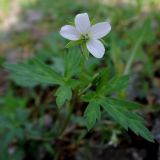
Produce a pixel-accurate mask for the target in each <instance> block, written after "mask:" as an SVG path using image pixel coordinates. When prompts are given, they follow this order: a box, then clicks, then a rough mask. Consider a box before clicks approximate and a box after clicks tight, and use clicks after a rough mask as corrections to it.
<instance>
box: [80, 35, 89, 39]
mask: <svg viewBox="0 0 160 160" xmlns="http://www.w3.org/2000/svg"><path fill="white" fill-rule="evenodd" d="M81 37H82V40H84V41H87V40H89V35H88V34H82V36H81Z"/></svg>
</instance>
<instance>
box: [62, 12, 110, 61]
mask: <svg viewBox="0 0 160 160" xmlns="http://www.w3.org/2000/svg"><path fill="white" fill-rule="evenodd" d="M110 30H111V25H110V24H109V23H108V22H101V23H97V24H95V25H93V26H91V22H90V20H89V17H88V14H87V13H81V14H78V15H76V17H75V26H71V25H65V26H63V27H62V28H61V30H60V34H61V36H63V37H64V38H66V39H69V40H71V41H77V40H84V41H85V42H86V47H87V49H88V50H89V52H90V53H91V54H92V55H93V56H94V57H96V58H102V57H103V55H104V53H105V48H104V45H103V44H102V42H101V41H100V40H99V39H101V38H102V37H104V36H106V35H107V34H108V33H109V32H110Z"/></svg>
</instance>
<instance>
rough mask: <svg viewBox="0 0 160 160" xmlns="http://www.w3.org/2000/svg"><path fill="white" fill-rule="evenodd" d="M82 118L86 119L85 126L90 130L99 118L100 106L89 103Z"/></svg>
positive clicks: (92, 102)
mask: <svg viewBox="0 0 160 160" xmlns="http://www.w3.org/2000/svg"><path fill="white" fill-rule="evenodd" d="M84 117H85V119H86V126H87V128H88V130H90V129H91V128H92V127H93V126H94V124H95V123H96V121H97V120H99V119H100V117H101V112H100V105H99V104H98V103H96V102H95V101H91V102H90V103H89V104H88V106H87V108H86V110H85V112H84Z"/></svg>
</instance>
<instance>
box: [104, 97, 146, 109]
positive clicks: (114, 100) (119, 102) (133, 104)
mask: <svg viewBox="0 0 160 160" xmlns="http://www.w3.org/2000/svg"><path fill="white" fill-rule="evenodd" d="M106 99H108V100H109V101H110V103H112V104H113V105H115V106H121V107H124V108H126V109H128V110H136V109H141V108H142V107H143V106H142V105H141V104H139V103H136V102H131V101H128V100H122V99H117V98H106Z"/></svg>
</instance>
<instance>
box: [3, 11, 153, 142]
mask: <svg viewBox="0 0 160 160" xmlns="http://www.w3.org/2000/svg"><path fill="white" fill-rule="evenodd" d="M110 30H111V25H110V24H109V23H108V22H102V23H97V24H94V25H93V26H91V22H90V20H89V17H88V14H87V13H83V14H78V15H77V16H76V18H75V27H74V26H73V25H66V26H64V27H62V28H61V30H60V34H61V35H62V36H63V37H65V38H67V39H69V40H71V41H70V42H69V43H68V44H67V46H66V48H67V49H66V50H67V52H65V53H64V61H63V71H62V72H60V71H56V70H55V69H54V66H53V65H48V64H46V63H44V62H43V61H42V60H40V59H38V58H33V59H32V60H29V61H28V62H21V63H19V64H6V65H5V66H6V68H7V69H9V70H10V71H11V76H10V77H11V79H12V80H14V81H15V82H16V83H17V84H19V85H22V86H26V87H33V86H36V85H41V86H43V87H47V86H55V88H56V89H57V90H56V92H53V93H54V95H53V96H54V97H56V104H57V107H58V109H59V110H63V109H64V107H66V108H65V109H67V110H68V113H67V115H66V118H65V120H64V123H63V124H60V126H59V127H58V128H57V131H56V133H55V135H56V136H55V137H59V136H61V135H62V134H63V133H64V131H65V129H66V127H67V126H68V123H69V122H70V119H71V117H72V114H73V110H74V109H76V107H77V106H76V104H81V105H84V104H86V106H85V111H84V120H85V124H86V127H87V129H88V130H90V129H91V128H93V127H94V125H95V124H96V122H97V121H100V120H101V114H102V113H103V112H106V114H107V115H108V116H109V117H110V118H112V119H113V120H115V121H116V122H117V123H119V124H120V125H121V126H122V127H123V128H124V129H126V130H128V129H130V130H132V131H133V132H134V133H135V134H137V135H140V136H142V137H143V138H145V139H146V140H148V141H151V142H153V136H152V134H151V133H150V131H149V130H148V129H147V128H146V127H145V121H144V119H143V118H142V117H141V116H139V115H138V114H137V113H135V110H136V109H139V108H140V107H141V105H139V104H137V103H135V102H130V101H128V100H125V96H124V94H125V93H124V89H125V88H126V87H127V86H128V83H129V77H130V76H129V75H126V74H125V75H116V74H115V73H114V72H113V69H112V68H111V67H110V66H109V65H108V66H107V67H97V69H93V67H92V64H93V57H89V52H90V53H91V54H92V55H93V56H94V57H96V58H102V57H103V56H105V54H104V53H105V47H104V45H103V43H102V42H103V41H102V40H100V39H101V38H102V37H104V36H105V35H107V34H108V33H109V32H110ZM53 45H54V44H53ZM72 46H74V48H71V47H72ZM79 46H80V48H79ZM81 52H82V53H81ZM98 60H99V59H98ZM96 63H99V62H97V61H96ZM130 63H131V62H130ZM128 66H129V67H130V65H128ZM128 70H129V68H128V67H127V72H126V71H125V73H128ZM123 97H124V98H123Z"/></svg>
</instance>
